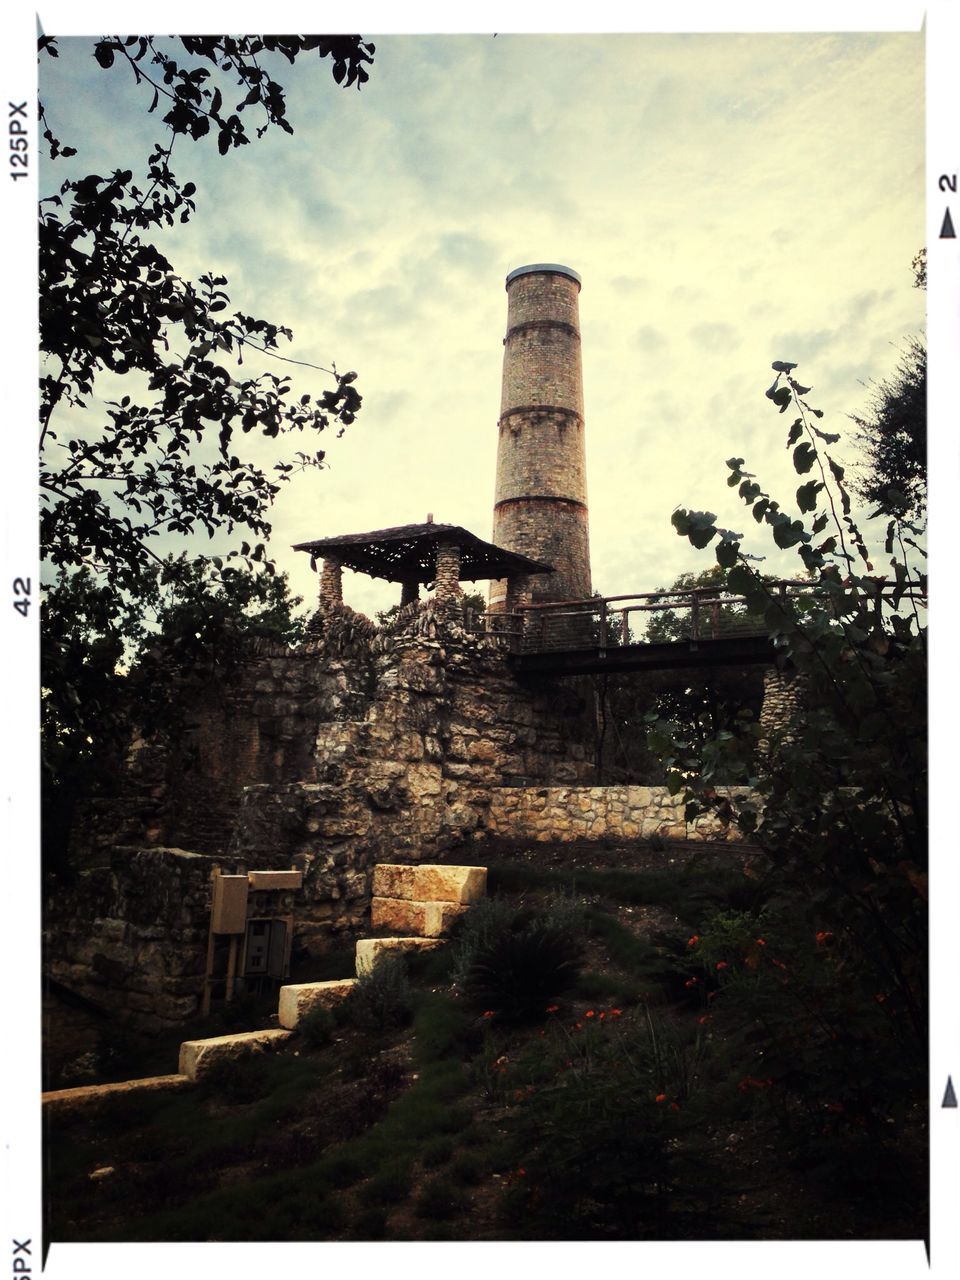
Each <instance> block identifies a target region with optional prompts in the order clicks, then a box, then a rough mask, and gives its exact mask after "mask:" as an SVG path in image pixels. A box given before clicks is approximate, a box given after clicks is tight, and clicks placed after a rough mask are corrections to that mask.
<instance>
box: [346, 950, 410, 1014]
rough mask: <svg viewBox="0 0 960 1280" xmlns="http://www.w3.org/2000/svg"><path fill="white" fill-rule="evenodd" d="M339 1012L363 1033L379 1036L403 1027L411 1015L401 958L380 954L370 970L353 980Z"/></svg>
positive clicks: (392, 953)
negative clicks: (372, 1032)
mask: <svg viewBox="0 0 960 1280" xmlns="http://www.w3.org/2000/svg"><path fill="white" fill-rule="evenodd" d="M343 1012H344V1017H345V1018H346V1019H347V1020H348V1021H349V1022H351V1023H352V1024H353V1025H354V1026H356V1027H360V1028H361V1029H362V1030H364V1031H375V1032H378V1033H380V1032H384V1031H389V1030H392V1029H393V1028H394V1027H403V1026H406V1024H407V1023H408V1022H409V1021H410V1019H411V1017H412V1015H413V995H412V992H411V989H410V981H409V979H408V977H407V966H406V962H405V960H404V958H403V956H402V955H401V954H398V953H397V952H390V951H381V952H380V953H379V955H378V956H377V959H376V961H375V963H374V965H373V967H372V968H370V969H368V970H367V971H366V972H365V973H362V974H360V976H359V977H358V978H357V983H356V986H355V987H354V988H353V990H352V991H351V992H350V995H349V996H348V998H347V1000H346V1001H345V1002H344V1005H343Z"/></svg>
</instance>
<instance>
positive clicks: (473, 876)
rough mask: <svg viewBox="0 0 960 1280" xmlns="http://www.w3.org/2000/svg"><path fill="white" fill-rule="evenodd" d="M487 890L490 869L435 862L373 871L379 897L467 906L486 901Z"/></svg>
mask: <svg viewBox="0 0 960 1280" xmlns="http://www.w3.org/2000/svg"><path fill="white" fill-rule="evenodd" d="M486 891H487V868H486V867H443V866H438V865H435V864H432V863H422V864H421V865H419V866H411V867H408V866H403V865H401V864H399V863H392V862H381V863H378V864H377V866H375V867H374V869H373V896H374V897H375V898H405V899H407V900H408V901H412V902H454V903H456V904H457V905H458V906H467V905H469V904H470V903H471V902H476V901H477V899H478V898H482V897H483V896H484V894H485V893H486Z"/></svg>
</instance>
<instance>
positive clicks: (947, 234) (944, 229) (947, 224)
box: [940, 209, 957, 240]
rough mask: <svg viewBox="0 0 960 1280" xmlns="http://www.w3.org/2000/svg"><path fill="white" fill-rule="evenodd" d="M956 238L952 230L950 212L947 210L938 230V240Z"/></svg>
mask: <svg viewBox="0 0 960 1280" xmlns="http://www.w3.org/2000/svg"><path fill="white" fill-rule="evenodd" d="M956 238H957V233H956V232H955V231H954V229H953V219H952V218H951V217H950V210H949V209H948V210H947V211H946V213H945V214H944V215H943V225H942V226H941V228H940V239H941V240H956Z"/></svg>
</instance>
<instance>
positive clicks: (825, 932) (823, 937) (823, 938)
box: [814, 929, 833, 947]
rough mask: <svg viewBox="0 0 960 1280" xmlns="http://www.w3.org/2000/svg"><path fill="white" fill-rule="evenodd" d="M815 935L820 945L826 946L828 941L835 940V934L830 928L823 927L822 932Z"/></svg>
mask: <svg viewBox="0 0 960 1280" xmlns="http://www.w3.org/2000/svg"><path fill="white" fill-rule="evenodd" d="M814 936H815V940H816V944H817V946H818V947H825V946H826V945H827V944H828V943H830V942H832V941H833V934H832V933H831V932H830V930H829V929H821V930H820V932H819V933H817V934H815V935H814Z"/></svg>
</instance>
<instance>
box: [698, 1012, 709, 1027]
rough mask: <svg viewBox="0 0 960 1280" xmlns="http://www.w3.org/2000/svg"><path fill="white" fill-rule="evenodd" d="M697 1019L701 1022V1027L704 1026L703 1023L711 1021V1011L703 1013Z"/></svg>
mask: <svg viewBox="0 0 960 1280" xmlns="http://www.w3.org/2000/svg"><path fill="white" fill-rule="evenodd" d="M697 1021H698V1022H699V1023H700V1025H701V1027H702V1026H703V1024H704V1023H705V1022H709V1021H710V1014H709V1013H704V1014H702V1015H701V1016H700V1017H699V1018H698V1019H697Z"/></svg>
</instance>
